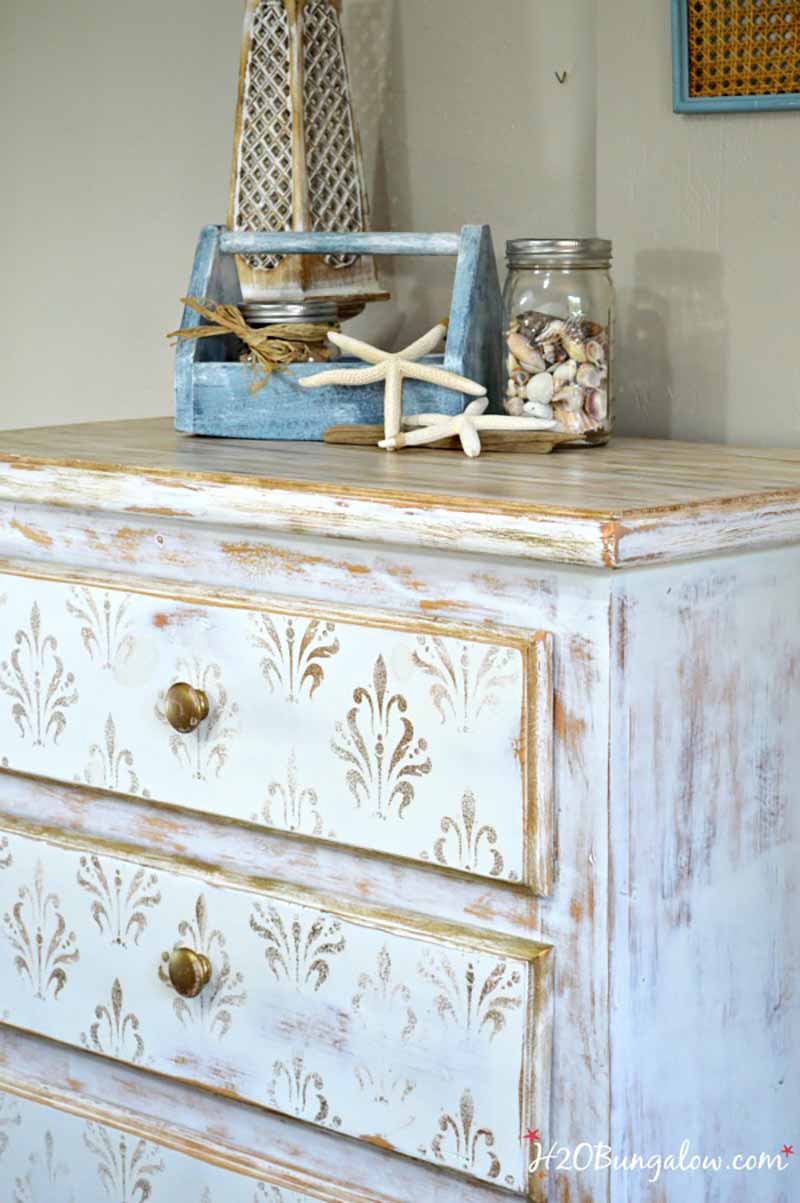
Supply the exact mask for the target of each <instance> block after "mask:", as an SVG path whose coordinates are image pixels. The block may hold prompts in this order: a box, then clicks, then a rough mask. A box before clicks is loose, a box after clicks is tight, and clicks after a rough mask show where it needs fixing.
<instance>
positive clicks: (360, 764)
mask: <svg viewBox="0 0 800 1203" xmlns="http://www.w3.org/2000/svg"><path fill="white" fill-rule="evenodd" d="M353 701H354V703H355V705H354V706H353V708H352V709H351V710H350V711H349V712H348V714H347V718H346V719H345V721H344V723H337V725H336V735H335V737H334V739H333V741H332V743H331V747H332V748H333V751H334V752H335V753H336V755H337V756H338V757H339V759H340V760H343V761H344V762H345V764H347V765H348V766H349V767H348V769H347V773H346V777H345V780H346V782H347V787H348V789H349V790H350V793H351V794H352V796H353V798H354V799H355V802H356V805H357V806H359V807H361V806H370V807H371V808H372V813H373V814H374V815H375V816H376V817H377V818H381V819H387V818H388V817H389V814H390V812H391V811H392V810H394V811H396V814H397V817H398V818H402V817H403V813H404V811H405V810H407V809H408V807H409V806H411V804H412V802H413V801H414V782H415V780H416V779H418V778H419V777H424V776H425V775H426V774H428V773H430V771H431V768H432V765H431V759H430V757H429V756H427V755H426V753H427V749H428V745H427V742H426V741H425V740H424V739H419V740H417V742H416V743H414V725H413V723H412V722H411V720H410V719H408V718H407V717H406V711H407V710H408V703H407V701H406V699H405V698H404V697H403V695H402V694H400V693H392V692H391V690H390V688H389V675H388V672H387V670H386V661H385V660H384V658H383V656H378V658H377V660H376V661H375V665H374V668H373V671H372V685H371V686H363V685H359V686H358V688H357V689H356V690H355V691H354V693H353ZM423 758H424V759H423Z"/></svg>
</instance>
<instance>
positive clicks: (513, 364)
mask: <svg viewBox="0 0 800 1203" xmlns="http://www.w3.org/2000/svg"><path fill="white" fill-rule="evenodd" d="M516 370H517V361H516V359H515V358H514V356H513V355H512V354H511V352H510V351H509V353H508V355H507V356H506V371H507V372H508V374H509V376H510V375H511V374H512V373H513V372H516Z"/></svg>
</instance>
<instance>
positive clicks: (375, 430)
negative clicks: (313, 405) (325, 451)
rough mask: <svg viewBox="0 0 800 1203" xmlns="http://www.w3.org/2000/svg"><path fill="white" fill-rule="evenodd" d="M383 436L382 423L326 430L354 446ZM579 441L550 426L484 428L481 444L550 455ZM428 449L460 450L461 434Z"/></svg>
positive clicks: (338, 440)
mask: <svg viewBox="0 0 800 1203" xmlns="http://www.w3.org/2000/svg"><path fill="white" fill-rule="evenodd" d="M382 438H383V427H382V426H363V425H361V426H359V425H342V426H331V427H330V429H329V430H326V431H325V442H326V443H335V444H339V445H349V446H351V447H377V444H378V442H379V441H380V439H382ZM574 441H575V435H573V434H557V433H555V432H553V431H550V430H531V431H521V430H509V431H505V430H482V431H481V448H482V450H483V451H527V452H528V453H529V454H533V455H548V454H549V453H550V452H551V451H553V450H554V448H556V447H557V446H558V445H559V444H560V443H570V442H573V443H574ZM427 449H428V450H431V449H433V450H435V451H460V450H461V442H460V440H459V439H458V438H457V437H453V438H447V439H440V440H439V441H438V442H436V443H428V444H427Z"/></svg>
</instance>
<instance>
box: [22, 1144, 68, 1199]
mask: <svg viewBox="0 0 800 1203" xmlns="http://www.w3.org/2000/svg"><path fill="white" fill-rule="evenodd" d="M14 1203H77V1200H76V1198H75V1191H74V1189H73V1187H72V1186H71V1184H70V1181H69V1166H68V1165H67V1164H66V1163H65V1162H63V1161H58V1160H57V1159H56V1150H55V1141H54V1140H53V1133H52V1132H51V1131H50V1130H49V1128H48V1130H47V1131H46V1132H45V1134H44V1155H43V1156H42V1155H41V1154H39V1153H31V1154H30V1156H29V1158H28V1172H27V1174H26V1175H25V1177H24V1178H17V1181H16V1187H15V1190H14Z"/></svg>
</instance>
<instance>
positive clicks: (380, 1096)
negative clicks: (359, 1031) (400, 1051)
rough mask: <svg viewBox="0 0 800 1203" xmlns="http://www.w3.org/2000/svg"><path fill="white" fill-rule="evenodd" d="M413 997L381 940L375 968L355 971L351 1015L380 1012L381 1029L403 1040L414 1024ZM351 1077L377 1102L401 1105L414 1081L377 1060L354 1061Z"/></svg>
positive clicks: (407, 1038)
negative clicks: (359, 971) (368, 970)
mask: <svg viewBox="0 0 800 1203" xmlns="http://www.w3.org/2000/svg"><path fill="white" fill-rule="evenodd" d="M413 997H414V996H413V994H412V992H411V989H410V988H409V986H408V985H407V984H406V983H405V981H401V980H400V979H399V978H398V976H397V975H396V974H395V972H394V969H393V966H392V956H391V953H390V951H389V947H388V945H387V944H384V945H383V947H382V948H381V950H380V952H379V953H378V961H377V965H376V970H375V972H374V973H366V972H365V973H361V974H360V975H359V978H358V993H357V994H355V995H354V996H353V1017H354V1019H356V1020H358V1019H362V1021H363V1020H364V1018H365V1017H367V1016H370V1017H373V1018H374V1016H375V1015H376V1014H378V1015H380V1017H381V1028H382V1030H383V1031H384V1032H386V1033H390V1034H391V1035H392V1036H393V1037H395V1038H397V1039H399V1041H400V1043H401V1044H406V1043H407V1042H408V1041H409V1040H410V1039H411V1037H412V1036H413V1035H414V1032H415V1030H416V1028H417V1024H418V1019H417V1014H416V1012H415V1010H414V1005H413ZM355 1077H356V1082H357V1083H358V1087H359V1089H360V1090H361V1091H363V1092H365V1093H368V1094H369V1096H370V1098H371V1100H372V1102H373V1103H375V1104H376V1105H378V1106H384V1107H397V1108H399V1107H403V1106H404V1104H405V1103H406V1101H407V1100H408V1099H409V1098H410V1096H411V1095H412V1094H413V1093H414V1090H415V1089H416V1083H415V1082H412V1081H411V1080H410V1078H409V1077H408V1076H407V1075H406V1074H405V1073H403V1072H402V1070H399V1069H398V1068H397V1066H396V1065H393V1064H388V1063H386V1062H384V1061H381V1060H373V1061H372V1062H371V1063H370V1064H364V1065H357V1066H356V1069H355Z"/></svg>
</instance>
